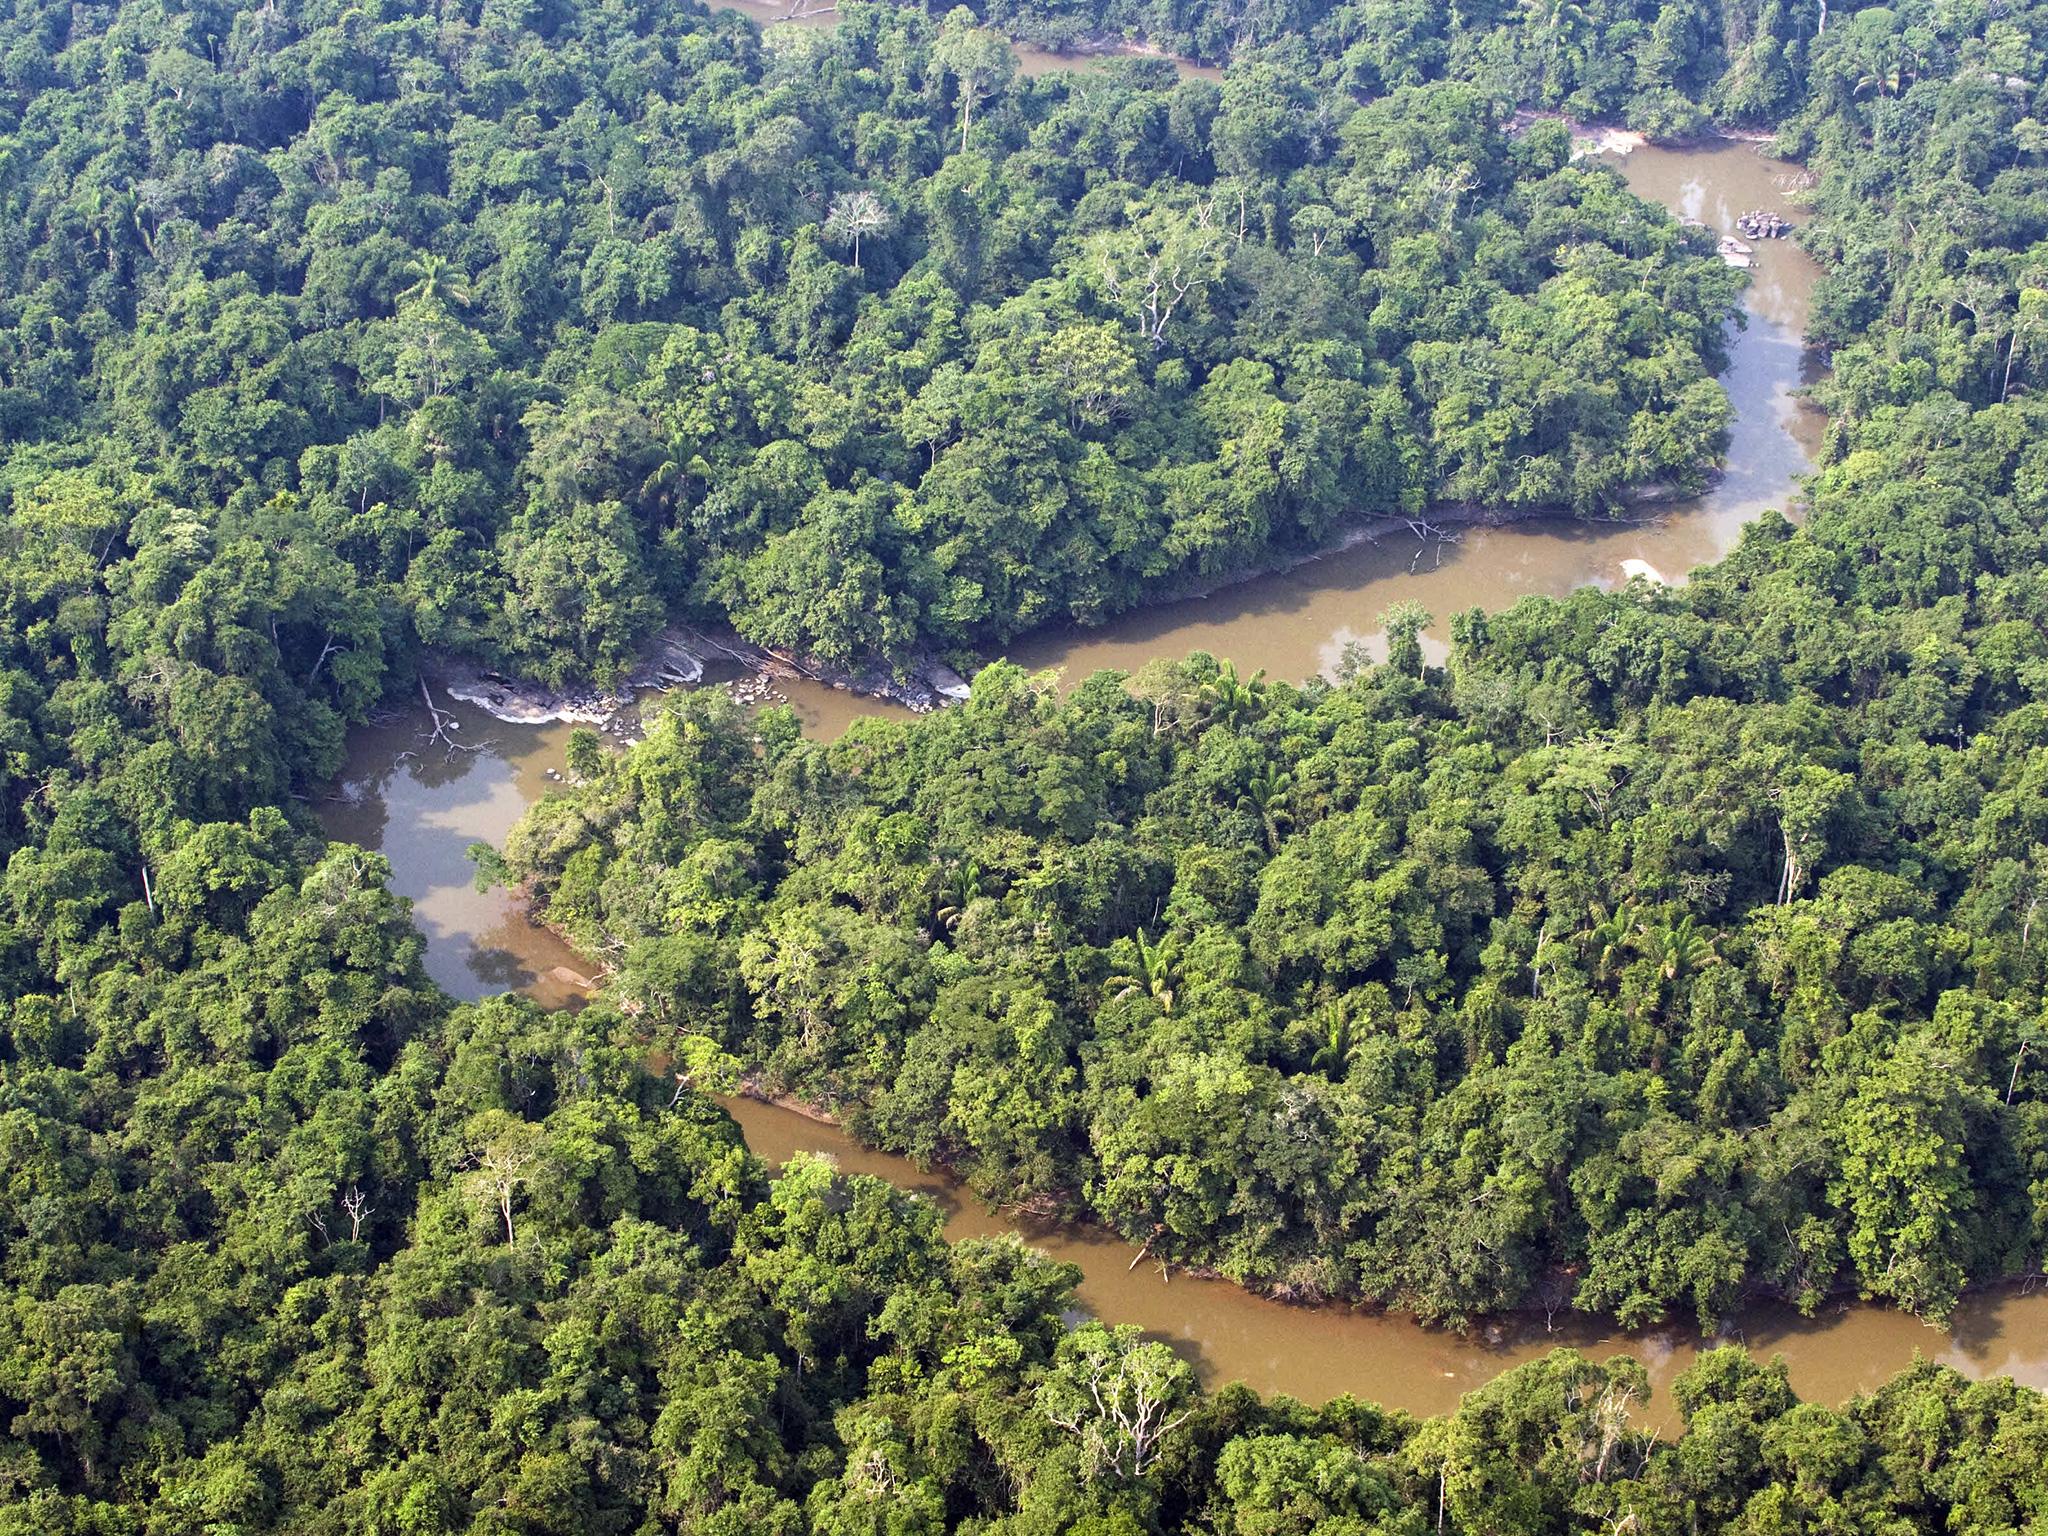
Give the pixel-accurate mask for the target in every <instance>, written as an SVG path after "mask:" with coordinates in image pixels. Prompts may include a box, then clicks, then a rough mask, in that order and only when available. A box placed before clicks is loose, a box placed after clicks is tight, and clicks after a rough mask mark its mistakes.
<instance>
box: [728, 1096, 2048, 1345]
mask: <svg viewBox="0 0 2048 1536" xmlns="http://www.w3.org/2000/svg"><path fill="white" fill-rule="evenodd" d="M726 1097H729V1098H733V1099H747V1100H751V1101H753V1102H755V1103H758V1104H766V1105H768V1106H770V1107H771V1108H774V1109H779V1110H782V1111H784V1112H785V1113H788V1114H792V1115H797V1116H800V1117H802V1118H803V1119H805V1120H809V1121H811V1122H813V1123H815V1124H818V1125H822V1126H827V1127H830V1128H831V1129H832V1130H834V1131H837V1132H838V1133H839V1134H841V1135H842V1136H844V1137H846V1138H847V1139H848V1140H850V1141H852V1142H854V1143H855V1144H856V1145H858V1146H860V1147H862V1148H864V1149H865V1150H867V1151H869V1152H872V1153H875V1154H878V1155H880V1156H883V1157H888V1158H893V1159H898V1160H901V1161H902V1162H904V1163H907V1164H908V1165H909V1166H910V1167H912V1168H916V1169H918V1170H919V1171H920V1172H922V1173H925V1174H928V1175H930V1176H933V1177H936V1178H939V1179H941V1180H943V1181H944V1182H945V1183H946V1184H947V1185H949V1186H950V1187H951V1189H952V1190H953V1191H954V1193H955V1194H956V1195H957V1196H959V1197H960V1198H964V1199H968V1200H973V1201H976V1202H978V1203H979V1204H981V1205H982V1206H983V1207H984V1208H986V1209H988V1210H989V1211H991V1212H993V1213H994V1214H995V1215H996V1216H997V1217H998V1218H1000V1219H1002V1220H1003V1221H1004V1222H1005V1223H1006V1225H1007V1226H1009V1227H1010V1228H1011V1229H1013V1230H1015V1231H1016V1232H1017V1235H1018V1236H1019V1237H1021V1238H1022V1239H1023V1241H1024V1242H1025V1243H1026V1244H1027V1245H1034V1246H1035V1244H1034V1229H1049V1228H1055V1227H1056V1228H1058V1229H1060V1230H1061V1231H1062V1232H1065V1233H1068V1234H1070V1235H1071V1234H1082V1235H1086V1236H1092V1237H1097V1238H1106V1239H1107V1240H1108V1241H1110V1242H1111V1243H1113V1244H1116V1245H1120V1246H1123V1247H1126V1248H1128V1249H1129V1250H1130V1251H1131V1252H1132V1253H1134V1254H1135V1255H1136V1257H1135V1258H1134V1259H1133V1260H1132V1262H1131V1265H1130V1268H1132V1269H1136V1268H1137V1267H1138V1265H1139V1264H1140V1263H1141V1262H1149V1263H1150V1264H1152V1265H1155V1266H1157V1267H1158V1269H1159V1271H1160V1274H1161V1278H1162V1282H1163V1283H1167V1284H1170V1283H1171V1282H1172V1279H1173V1277H1175V1276H1181V1277H1184V1278H1187V1279H1191V1280H1202V1281H1207V1282H1213V1283H1215V1284H1217V1285H1223V1286H1229V1287H1231V1288H1233V1289H1235V1290H1237V1291H1241V1292H1242V1293H1244V1294H1245V1295H1246V1296H1250V1297H1256V1298H1258V1299H1259V1300H1261V1301H1268V1302H1273V1303H1276V1304H1277V1305H1280V1306H1283V1307H1289V1308H1293V1309H1297V1310H1299V1311H1302V1312H1310V1313H1314V1312H1326V1313H1328V1312H1334V1313H1341V1314H1344V1315H1347V1316H1353V1317H1361V1318H1372V1319H1382V1320H1388V1321H1393V1322H1399V1323H1403V1324H1407V1325H1410V1326H1412V1327H1415V1328H1418V1329H1421V1330H1423V1331H1424V1332H1426V1333H1434V1334H1438V1335H1442V1336H1445V1337H1450V1338H1460V1339H1471V1340H1475V1341H1481V1342H1497V1341H1498V1340H1499V1339H1500V1338H1502V1337H1503V1336H1505V1335H1506V1334H1507V1333H1508V1332H1510V1331H1515V1330H1524V1331H1527V1330H1533V1329H1534V1328H1536V1327H1537V1326H1539V1325H1540V1326H1542V1327H1543V1328H1544V1329H1545V1331H1546V1332H1563V1331H1566V1330H1569V1329H1570V1328H1572V1327H1591V1328H1601V1329H1614V1330H1618V1331H1621V1332H1625V1333H1641V1334H1645V1335H1647V1334H1651V1333H1654V1332H1656V1331H1658V1330H1677V1331H1680V1332H1683V1333H1685V1334H1687V1335H1689V1336H1690V1337H1692V1338H1695V1339H1697V1340H1698V1341H1700V1342H1702V1343H1707V1342H1710V1341H1713V1340H1716V1339H1725V1338H1726V1337H1728V1336H1729V1333H1728V1330H1729V1329H1730V1327H1731V1325H1733V1324H1734V1323H1735V1322H1736V1321H1737V1320H1738V1319H1739V1318H1740V1317H1741V1316H1742V1315H1743V1313H1744V1312H1747V1311H1749V1310H1750V1309H1753V1308H1757V1307H1782V1308H1791V1307H1792V1303H1791V1301H1790V1299H1789V1298H1788V1297H1786V1296H1784V1295H1781V1294H1778V1293H1775V1292H1772V1291H1769V1290H1762V1289H1760V1290H1756V1291H1753V1292H1750V1293H1747V1294H1745V1296H1744V1297H1743V1299H1742V1302H1741V1305H1740V1307H1739V1308H1738V1310H1737V1311H1736V1312H1735V1313H1733V1314H1731V1316H1729V1317H1727V1318H1723V1319H1722V1320H1721V1323H1720V1325H1719V1328H1718V1329H1716V1330H1715V1331H1711V1332H1710V1331H1707V1330H1702V1329H1698V1328H1696V1327H1695V1326H1693V1325H1692V1323H1691V1322H1690V1321H1689V1320H1688V1318H1687V1317H1686V1316H1683V1315H1678V1316H1674V1317H1670V1318H1666V1319H1665V1320H1664V1321H1662V1322H1659V1323H1649V1324H1644V1325H1641V1327H1640V1328H1638V1329H1635V1330H1626V1329H1621V1328H1620V1325H1619V1324H1618V1323H1617V1322H1616V1321H1615V1319H1614V1318H1612V1317H1611V1316H1608V1315H1606V1314H1603V1313H1598V1312H1587V1311H1583V1310H1581V1309H1579V1308H1577V1307H1573V1306H1570V1305H1568V1304H1565V1305H1559V1306H1556V1307H1551V1308H1546V1307H1544V1306H1541V1305H1539V1304H1531V1305H1528V1306H1522V1307H1513V1308H1509V1309H1507V1310H1505V1311H1501V1312H1489V1313H1485V1314H1483V1315H1480V1316H1477V1317H1474V1318H1473V1319H1472V1320H1471V1322H1470V1323H1469V1325H1468V1326H1466V1327H1462V1328H1461V1327H1458V1326H1456V1325H1453V1324H1444V1323H1431V1322H1427V1321H1424V1320H1423V1319H1422V1318H1420V1317H1418V1316H1417V1315H1416V1314H1415V1313H1413V1312H1410V1311H1407V1310H1405V1309H1403V1308H1400V1307H1395V1306H1382V1305H1378V1304H1376V1303H1373V1302H1369V1301H1357V1300H1351V1299H1347V1298H1345V1297H1341V1296H1333V1295H1330V1294H1327V1293H1314V1292H1305V1291H1301V1290H1298V1289H1294V1288H1290V1287H1288V1286H1285V1285H1277V1286H1275V1285H1258V1284H1248V1283H1246V1282H1244V1281H1241V1280H1234V1279H1232V1278H1231V1277H1230V1276H1228V1275H1226V1274H1224V1273H1223V1272H1222V1271H1220V1270H1217V1269H1214V1268H1211V1267H1210V1266H1208V1265H1205V1264H1190V1263H1185V1262H1182V1261H1180V1260H1169V1259H1164V1258H1161V1257H1160V1256H1159V1255H1157V1254H1153V1253H1151V1252H1150V1245H1149V1244H1143V1243H1140V1242H1139V1241H1137V1240H1136V1239H1134V1238H1132V1237H1130V1236H1129V1235H1128V1234H1126V1233H1124V1232H1121V1231H1118V1230H1117V1229H1116V1228H1114V1227H1112V1226H1110V1225H1109V1224H1108V1223H1106V1222H1104V1221H1102V1220H1101V1219H1100V1218H1099V1217H1098V1216H1096V1215H1094V1214H1093V1213H1092V1212H1090V1211H1089V1210H1088V1209H1087V1207H1086V1206H1085V1204H1082V1203H1080V1202H1078V1201H1077V1202H1074V1203H1072V1204H1071V1205H1069V1206H1065V1207H1061V1206H1057V1205H1055V1204H1053V1203H1051V1202H1050V1201H1048V1203H1047V1204H1046V1205H1044V1206H1036V1205H1033V1206H1019V1205H1007V1206H1005V1205H997V1204H995V1203H993V1202H991V1201H989V1200H987V1199H986V1198H984V1197H983V1196H982V1195H981V1194H980V1193H979V1192H977V1191H976V1190H975V1189H974V1187H973V1186H972V1185H971V1184H969V1183H968V1182H967V1181H966V1180H965V1179H964V1178H962V1177H961V1176H960V1174H959V1173H958V1172H957V1171H956V1170H955V1169H954V1168H953V1167H952V1166H951V1165H950V1164H948V1163H946V1162H944V1161H943V1160H941V1161H939V1162H936V1163H934V1164H933V1165H932V1166H931V1167H930V1168H923V1167H922V1166H921V1165H920V1164H918V1163H916V1162H915V1161H913V1160H912V1159H910V1158H909V1157H908V1156H907V1155H906V1154H904V1153H900V1152H891V1151H889V1149H887V1148H885V1147H877V1146H874V1145H873V1144H872V1143H870V1142H868V1141H866V1140H864V1139H863V1138H861V1137H859V1136H857V1135H855V1134H854V1133H853V1131H851V1130H850V1129H849V1128H848V1126H847V1124H846V1121H845V1120H844V1119H843V1118H841V1117H840V1116H839V1115H837V1114H835V1113H833V1112H832V1111H831V1110H829V1109H826V1108H824V1107H823V1106H821V1105H818V1104H815V1103H812V1102H810V1101H809V1100H806V1099H803V1098H800V1097H798V1096H796V1095H794V1094H788V1093H778V1092H775V1091H773V1090H771V1089H769V1088H768V1087H767V1086H766V1085H765V1084H764V1083H763V1082H762V1081H761V1079H760V1077H759V1075H758V1074H757V1073H748V1074H747V1075H746V1076H745V1077H743V1078H742V1079H741V1080H740V1083H739V1085H738V1086H737V1087H736V1088H735V1089H734V1090H733V1092H732V1093H731V1094H730V1095H728V1096H726ZM742 1129H743V1130H744V1127H743V1128H742ZM757 1155H759V1154H757ZM826 1155H830V1154H826ZM764 1161H766V1159H764ZM876 1176H878V1177H880V1175H876ZM892 1182H893V1181H892ZM898 1187H899V1188H903V1187H904V1186H902V1185H898ZM907 1192H909V1193H922V1191H917V1190H908V1191H907ZM1068 1211H1071V1212H1074V1213H1076V1214H1067V1212H1068ZM1555 1278H1559V1279H1566V1280H1568V1278H1569V1277H1566V1276H1557V1277H1555ZM2044 1280H2048V1275H2044V1274H2040V1273H2032V1274H2019V1275H2002V1276H1997V1277H1993V1278H1990V1279H1984V1280H1973V1281H1971V1282H1969V1283H1968V1284H1966V1285H1965V1286H1964V1287H1963V1290H1962V1293H1961V1295H1962V1299H1964V1300H1976V1301H1982V1300H1988V1299H1994V1298H1998V1297H2006V1296H2026V1295H2029V1294H2032V1293H2033V1291H2034V1290H2035V1289H2036V1288H2037V1287H2039V1286H2040V1285H2041V1283H2042V1282H2043V1281H2044ZM1854 1305H1873V1306H1876V1305H1881V1304H1880V1303H1864V1302H1861V1301H1860V1300H1859V1299H1858V1297H1857V1295H1856V1292H1855V1290H1854V1289H1853V1288H1852V1287H1838V1288H1837V1289H1836V1290H1834V1291H1832V1292H1830V1293H1829V1294H1828V1295H1827V1296H1826V1297H1825V1298H1823V1300H1822V1302H1821V1303H1820V1305H1818V1306H1817V1307H1815V1308H1814V1310H1813V1312H1812V1313H1811V1314H1803V1315H1805V1316H1808V1317H1809V1319H1817V1318H1820V1317H1823V1316H1825V1315H1826V1314H1828V1313H1829V1312H1832V1311H1836V1310H1839V1309H1841V1308H1843V1307H1845V1306H1854ZM1795 1310H1796V1309H1795ZM1886 1310H1888V1311H1897V1312H1899V1315H1900V1316H1903V1317H1912V1316H1913V1314H1911V1313H1906V1312H1904V1311H1902V1310H1900V1309H1897V1308H1886ZM1916 1321H1917V1319H1916Z"/></svg>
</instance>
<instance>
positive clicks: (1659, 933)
mask: <svg viewBox="0 0 2048 1536" xmlns="http://www.w3.org/2000/svg"><path fill="white" fill-rule="evenodd" d="M1642 950H1643V954H1644V955H1645V956H1646V957H1647V958H1648V959H1649V960H1650V961H1651V962H1652V963H1654V964H1655V966H1656V967H1657V975H1658V977H1659V979H1660V980H1663V981H1668V982H1673V983H1676V982H1680V981H1683V980H1684V979H1685V978H1686V977H1688V976H1690V975H1692V974H1693V973H1694V972H1696V971H1701V970H1704V969H1705V968H1706V967H1708V966H1710V965H1714V964H1717V963H1718V962H1719V961H1720V959H1721V957H1720V956H1719V955H1718V954H1716V953H1715V952H1714V940H1713V936H1712V935H1710V934H1707V933H1703V932H1701V931H1700V926H1699V920H1698V919H1697V918H1695V917H1693V916H1691V915H1690V914H1688V915H1687V916H1685V917H1681V918H1680V919H1679V920H1678V921H1677V922H1676V923H1673V924H1670V925H1669V926H1667V927H1663V928H1647V927H1646V928H1644V929H1643V932H1642Z"/></svg>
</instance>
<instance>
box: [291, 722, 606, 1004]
mask: <svg viewBox="0 0 2048 1536" xmlns="http://www.w3.org/2000/svg"><path fill="white" fill-rule="evenodd" d="M448 712H449V713H451V714H452V715H453V716H454V719H455V721H456V724H457V727H458V729H457V730H456V732H455V735H456V738H457V739H458V740H459V741H461V742H462V743H463V746H464V747H465V748H468V749H469V750H454V749H450V748H448V747H445V746H442V745H441V744H439V743H437V742H434V741H433V740H431V739H430V738H431V735H432V731H431V727H430V726H429V724H428V721H427V718H426V710H425V707H424V706H423V705H419V704H414V705H411V706H409V707H408V708H405V709H403V710H400V711H399V712H397V713H396V714H393V715H391V716H388V717H386V718H385V719H383V720H382V721H380V722H379V723H377V724H374V725H370V726H366V727H364V728H363V729H361V730H358V731H356V732H355V733H353V734H352V735H351V736H350V738H349V751H348V758H347V761H346V762H345V763H344V764H343V767H342V773H341V777H340V779H339V781H338V782H337V783H336V785H335V787H334V790H333V791H332V793H331V796H330V797H329V798H328V799H326V800H324V801H322V802H321V803H320V804H319V805H318V807H317V810H318V812H319V816H320V821H321V824H322V827H323V828H324V830H325V831H326V833H327V835H328V836H329V837H331V838H334V839H336V840H338V841H342V842H349V843H354V844H356V845H357V846H358V847H362V848H367V849H370V850H371V851H372V852H375V853H381V854H383V855H384V856H385V858H387V859H388V860H390V862H391V889H392V890H393V891H394V892H396V893H397V894H398V895H400V896H403V897H405V898H406V899H407V900H409V901H411V902H412V904H413V918H414V921H415V922H416V923H417V924H418V925H419V928H420V931H421V933H422V934H423V935H424V937H425V939H426V968H427V974H428V975H430V976H431V977H433V979H434V981H435V982H436V983H437V984H438V985H439V986H440V987H441V988H442V990H444V991H445V992H447V993H448V994H449V995H450V996H452V997H455V998H459V999H462V1000H465V1001H469V1000H474V999H476V998H480V997H487V996H491V995H493V994H495V993H498V992H506V991H524V992H527V993H529V994H530V995H532V996H534V997H535V998H537V999H539V1000H540V1001H541V1002H543V1003H545V1004H547V1005H548V1006H550V1007H563V1006H569V1005H573V1004H575V1003H576V1002H577V1001H579V1000H580V999H581V998H583V997H584V996H586V995H587V988H585V987H584V986H583V985H581V978H582V977H584V976H587V975H588V974H589V973H590V971H591V969H592V967H591V965H590V963H589V962H588V961H586V960H584V959H583V958H582V957H581V956H580V955H578V954H577V953H576V951H575V950H573V949H572V948H570V947H569V945H567V944H565V943H564V942H563V941H562V940H560V939H559V938H557V937H556V936H555V935H554V934H552V933H550V932H548V930H546V929H545V928H542V927H539V926H538V925H537V924H535V923H533V922H532V921H530V920H529V918H528V917H527V915H526V912H525V910H524V908H523V907H522V906H521V905H520V903H518V902H517V901H515V900H514V899H513V898H512V896H511V895H510V894H509V893H508V892H505V891H491V892H482V891H479V890H477V889H476V885H475V876H476V868H475V866H474V865H473V864H472V863H471V862H470V859H469V845H470V844H471V843H474V842H488V843H491V844H493V845H502V844H503V842H504V840H505V835H506V834H507V833H508V832H510V831H511V830H512V825H513V823H514V822H516V821H517V820H518V819H519V817H520V815H521V814H522V813H523V812H524V811H525V810H526V808H527V807H528V806H529V805H531V804H532V803H533V802H534V801H535V800H538V799H539V798H540V797H541V795H542V794H543V793H545V791H546V789H547V788H548V786H549V785H550V783H553V782H557V781H555V780H550V779H549V778H548V771H549V770H550V769H552V770H554V772H556V773H557V774H559V773H560V772H561V771H562V760H563V754H564V752H565V750H566V748H567V744H568V739H569V732H570V730H571V729H572V728H571V727H570V726H567V725H560V724H555V725H544V726H526V725H510V724H507V723H505V722H503V721H499V720H494V719H492V718H491V717H490V716H489V715H487V714H485V713H484V712H483V711H482V710H480V709H477V708H475V707H474V706H472V705H467V704H451V705H449V706H448Z"/></svg>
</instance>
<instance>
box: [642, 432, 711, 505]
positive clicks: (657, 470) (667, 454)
mask: <svg viewBox="0 0 2048 1536" xmlns="http://www.w3.org/2000/svg"><path fill="white" fill-rule="evenodd" d="M710 473H711V466H710V465H709V464H706V463H705V462H704V459H703V456H702V455H701V454H699V453H698V452H697V443H696V439H694V438H691V437H688V436H685V435H684V434H683V433H680V432H678V433H676V434H675V435H674V436H673V437H671V438H670V439H669V440H668V446H667V447H666V448H664V449H663V450H662V455H661V462H660V463H659V464H657V465H655V466H654V469H653V470H652V472H650V473H649V474H648V476H647V478H646V479H645V480H644V481H642V482H641V485H640V494H641V496H642V497H644V498H645V499H647V500H648V501H651V502H653V503H654V504H655V505H656V506H658V507H659V508H660V509H661V510H662V511H663V512H664V513H667V512H669V511H672V510H673V509H674V507H675V504H676V502H677V501H679V500H680V499H681V498H682V496H683V494H684V492H685V491H686V490H687V489H688V486H689V482H690V481H691V480H692V479H697V478H701V477H704V476H707V475H709V474H710Z"/></svg>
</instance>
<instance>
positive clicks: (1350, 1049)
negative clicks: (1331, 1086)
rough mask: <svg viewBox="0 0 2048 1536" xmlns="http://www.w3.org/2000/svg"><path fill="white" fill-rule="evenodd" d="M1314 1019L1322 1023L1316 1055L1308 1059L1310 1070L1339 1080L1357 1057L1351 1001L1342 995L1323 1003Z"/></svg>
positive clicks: (1333, 1079)
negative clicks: (1319, 1012) (1320, 1010)
mask: <svg viewBox="0 0 2048 1536" xmlns="http://www.w3.org/2000/svg"><path fill="white" fill-rule="evenodd" d="M1317 1022H1318V1023H1319V1024H1320V1025H1321V1036H1320V1038H1319V1040H1318V1043H1317V1045H1316V1050H1315V1054H1314V1055H1313V1056H1311V1057H1310V1058H1309V1063H1308V1065H1309V1070H1310V1071H1311V1072H1320V1073H1321V1074H1322V1075H1323V1076H1324V1077H1327V1078H1328V1079H1329V1080H1330V1081H1331V1082H1333V1083H1341V1082H1342V1081H1344V1077H1345V1074H1346V1073H1348V1072H1349V1071H1350V1070H1351V1063H1352V1062H1354V1061H1356V1060H1357V1059H1358V1041H1357V1038H1356V1037H1355V1036H1354V1034H1353V1033H1352V1028H1351V1004H1350V1003H1349V1002H1348V1001H1347V1000H1345V999H1344V998H1341V997H1340V998H1338V999H1337V1000H1336V1001H1334V1002H1329V1003H1325V1004H1323V1009H1322V1012H1321V1014H1319V1015H1318V1016H1317Z"/></svg>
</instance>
